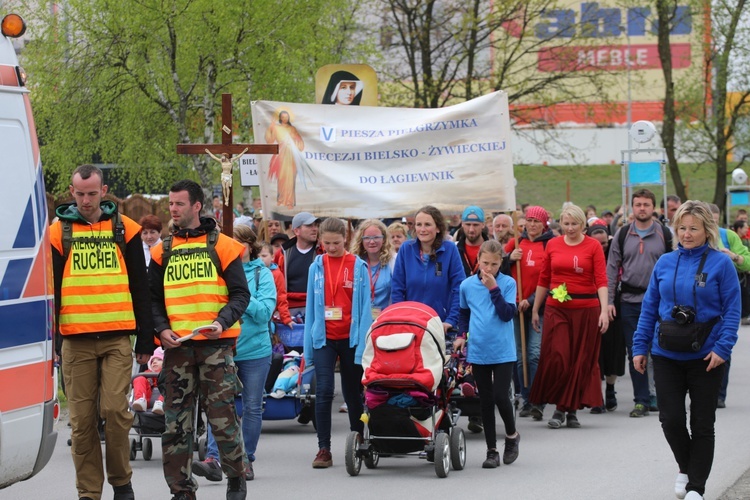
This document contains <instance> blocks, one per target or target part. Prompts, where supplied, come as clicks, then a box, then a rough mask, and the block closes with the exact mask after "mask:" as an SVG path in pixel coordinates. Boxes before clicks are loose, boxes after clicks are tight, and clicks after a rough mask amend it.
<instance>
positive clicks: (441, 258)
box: [391, 240, 466, 327]
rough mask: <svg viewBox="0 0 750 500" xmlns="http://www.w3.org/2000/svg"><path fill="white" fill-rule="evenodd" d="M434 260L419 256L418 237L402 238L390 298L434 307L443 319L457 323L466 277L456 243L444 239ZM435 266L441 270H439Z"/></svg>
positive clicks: (396, 301) (394, 301)
mask: <svg viewBox="0 0 750 500" xmlns="http://www.w3.org/2000/svg"><path fill="white" fill-rule="evenodd" d="M435 257H436V258H435V260H428V261H427V262H425V261H423V260H422V257H421V255H420V252H419V240H409V241H405V242H404V243H403V244H402V245H401V248H400V249H399V251H398V255H397V257H396V265H395V267H394V269H393V277H392V278H391V283H392V285H391V302H392V303H394V304H396V303H398V302H403V301H405V300H413V301H415V302H421V303H422V304H425V305H428V306H430V307H431V308H433V309H434V310H435V312H436V313H437V314H438V316H440V320H441V321H443V322H444V323H450V324H451V325H453V326H454V327H455V326H458V290H459V287H460V286H461V282H462V281H463V280H464V279H466V274H465V273H464V265H463V263H462V262H461V256H460V255H459V254H458V249H457V248H456V245H455V244H454V243H452V242H450V241H444V242H443V244H442V245H441V246H440V248H438V250H437V252H436V253H435ZM438 266H439V268H440V271H439V272H438Z"/></svg>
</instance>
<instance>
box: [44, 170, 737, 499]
mask: <svg viewBox="0 0 750 500" xmlns="http://www.w3.org/2000/svg"><path fill="white" fill-rule="evenodd" d="M70 193H71V195H72V196H73V198H74V201H73V202H72V203H68V204H64V205H62V206H60V207H58V208H57V210H56V215H57V217H58V219H57V221H56V222H54V223H53V224H52V227H51V231H50V240H51V244H52V255H53V269H54V275H55V298H56V310H55V314H56V318H57V320H58V321H57V324H58V330H59V331H58V332H57V334H58V335H57V337H58V338H57V340H58V341H57V342H56V346H57V350H58V355H59V357H60V362H61V365H62V373H63V382H64V387H65V391H66V396H67V398H68V402H69V409H70V423H71V441H72V443H71V446H72V448H71V453H72V456H73V463H74V466H75V470H76V487H77V490H78V497H79V498H81V499H92V500H99V499H100V498H101V496H102V488H103V483H104V477H105V476H104V468H105V464H106V474H107V476H106V477H107V480H108V482H109V483H110V484H111V485H112V487H113V489H114V498H115V499H116V500H127V499H133V498H135V497H134V493H133V488H132V482H131V479H132V469H131V466H130V464H129V460H128V454H129V443H128V433H129V431H130V428H131V426H132V424H133V412H134V411H144V410H146V409H148V408H149V405H150V404H152V405H153V407H152V408H151V411H153V413H155V414H157V415H162V414H163V417H164V423H165V428H164V432H163V434H162V456H163V469H164V476H165V479H166V482H167V484H168V486H169V489H170V492H171V494H172V495H174V496H173V499H174V500H180V499H183V500H184V499H194V498H196V490H197V489H198V483H197V480H196V476H200V477H205V478H206V479H208V480H211V481H220V480H221V479H222V478H223V475H226V476H227V499H244V498H246V494H247V484H246V482H247V481H249V480H252V479H254V477H255V470H254V467H253V464H254V462H255V460H256V449H257V445H258V441H259V439H260V436H261V428H262V405H263V398H264V396H265V395H266V394H267V392H266V391H267V387H269V385H268V383H267V380H268V379H269V377H270V376H274V374H273V370H272V365H273V364H274V359H276V357H279V358H280V357H281V356H283V355H284V354H287V355H292V353H290V352H289V351H290V350H291V346H284V345H283V344H282V343H281V342H280V341H279V337H278V335H276V334H275V331H276V329H277V328H280V327H284V328H290V329H293V328H294V327H295V326H296V325H300V324H304V337H303V338H304V341H303V345H300V346H293V347H296V348H302V356H303V357H304V362H305V363H306V364H307V365H308V366H313V367H314V371H315V376H316V392H315V400H316V404H315V406H314V415H309V414H300V416H299V417H300V420H301V421H302V420H303V419H306V420H307V421H309V420H310V419H312V418H314V419H315V423H316V432H317V441H318V444H317V452H316V454H315V457H314V459H313V461H312V467H314V468H319V469H324V468H328V467H330V466H331V465H332V464H333V454H332V453H331V449H332V448H331V425H332V419H331V413H332V410H333V409H332V401H333V397H334V387H335V382H334V377H335V373H336V372H337V371H338V373H339V377H340V387H341V391H342V395H343V398H344V401H345V405H344V406H342V408H341V409H340V410H339V411H345V412H347V413H348V420H349V427H350V430H351V431H358V432H362V431H363V425H364V424H363V421H362V420H361V419H360V417H361V416H362V413H363V411H364V400H363V387H362V382H361V381H362V375H363V369H362V366H361V363H362V353H363V350H364V348H365V336H366V334H367V332H368V330H369V328H370V326H371V324H372V323H373V321H374V320H375V319H377V317H378V316H379V315H380V314H381V312H382V311H383V309H385V308H387V307H388V306H389V305H391V304H395V303H399V302H403V301H416V302H420V303H422V304H425V305H428V306H430V307H431V308H432V309H433V310H434V311H435V313H436V314H437V315H438V316H439V317H440V321H441V322H442V324H443V330H444V333H445V335H446V339H447V340H450V341H451V342H452V348H453V350H454V351H455V352H456V353H458V354H460V355H461V356H463V357H464V358H465V360H466V362H467V363H468V364H470V374H471V376H470V377H469V376H466V375H468V373H469V372H468V371H464V373H463V375H464V379H463V382H462V383H461V384H460V386H458V387H457V388H456V391H458V392H460V393H461V394H463V395H465V396H472V395H474V394H476V395H478V398H479V407H480V412H479V414H477V415H473V416H472V417H471V419H470V422H469V429H470V430H473V431H475V432H484V436H485V441H486V445H487V450H486V459H485V460H484V462H483V463H482V467H483V468H488V469H491V468H496V467H498V466H499V465H500V461H501V460H502V462H503V463H504V464H506V465H508V464H512V463H513V462H515V461H516V460H517V459H518V457H519V450H520V441H521V436H520V434H519V432H518V430H517V428H516V422H515V412H514V408H513V405H514V403H516V404H518V406H519V408H520V412H519V413H518V416H519V417H522V418H530V419H533V420H536V421H543V420H544V419H545V414H546V415H547V421H546V426H547V427H549V428H550V429H561V428H570V429H577V428H580V427H582V426H583V427H585V423H586V422H585V418H584V419H582V418H581V415H580V414H579V412H580V411H581V410H584V409H589V411H590V413H592V414H601V413H607V412H612V411H615V410H616V409H617V408H618V400H617V391H616V380H617V377H621V376H623V375H624V374H625V365H626V362H627V365H628V369H629V373H630V379H631V382H632V386H633V394H634V398H633V399H634V401H633V407H632V410H631V411H630V413H629V415H630V417H633V418H643V417H646V416H648V415H649V414H650V413H652V412H658V413H659V420H660V422H661V425H662V429H663V432H664V436H665V438H666V441H667V443H668V445H669V447H670V448H671V450H672V452H673V454H674V457H675V461H676V462H677V475H676V478H675V481H674V492H675V495H676V497H677V498H688V499H697V498H703V496H702V495H703V493H704V491H705V488H706V482H707V479H708V476H709V472H710V470H711V466H712V462H713V453H714V421H715V414H716V409H717V408H724V407H725V405H726V400H727V384H728V377H729V368H730V363H731V353H732V348H733V346H734V344H735V342H736V340H737V331H738V329H739V325H740V322H741V321H742V322H743V323H744V322H745V320H744V319H743V318H748V316H750V301H749V300H748V299H747V296H748V294H747V279H746V273H748V272H750V250H749V249H748V248H749V247H748V244H749V240H748V229H747V214H746V213H740V214H739V215H738V218H737V221H736V222H735V223H734V225H733V229H725V228H721V227H719V225H718V220H719V215H720V214H719V209H718V207H716V206H715V205H709V204H706V203H703V202H700V201H691V200H688V201H686V202H684V203H682V202H681V200H679V199H678V198H677V197H675V196H669V197H667V199H666V200H664V201H665V202H666V203H663V204H662V208H661V212H658V211H657V209H656V198H655V196H654V194H653V193H652V192H650V191H649V190H647V189H641V190H639V191H636V192H634V193H632V196H631V199H630V206H629V207H618V208H616V209H615V210H614V211H609V210H605V211H603V212H602V213H601V214H598V213H597V211H596V208H595V207H592V206H589V207H586V208H585V209H582V208H580V207H578V206H576V205H573V204H571V203H566V204H565V205H564V206H563V207H562V209H561V211H560V212H559V218H558V219H557V220H556V219H555V214H554V213H552V212H550V211H549V210H547V209H545V208H544V207H542V206H540V205H528V206H526V205H525V206H522V207H519V210H518V211H517V212H515V213H513V214H494V217H493V215H491V214H487V216H486V215H485V212H484V210H483V209H482V208H481V207H477V206H469V207H466V208H465V209H464V210H463V212H462V213H461V214H460V215H454V216H452V217H446V214H443V213H441V212H440V210H438V209H437V208H435V207H433V206H424V207H421V208H419V209H418V210H416V212H415V213H414V214H413V215H409V216H407V217H404V218H403V219H399V220H390V221H381V220H377V219H367V220H364V221H359V222H358V223H357V222H356V221H344V220H340V219H336V218H326V219H323V220H321V219H320V218H318V217H316V216H315V215H313V214H311V213H308V212H300V213H297V214H296V215H295V216H294V217H293V218H292V220H291V221H290V222H287V221H281V220H274V219H271V218H269V217H266V218H263V216H262V215H261V212H260V210H259V209H256V210H255V213H253V214H252V215H247V212H246V211H245V209H244V206H238V207H237V210H236V216H237V217H236V219H235V225H234V230H233V237H231V238H230V237H228V236H225V235H223V234H220V232H219V228H218V227H217V220H221V211H222V209H223V208H224V207H222V205H221V202H219V203H218V204H217V203H216V201H217V200H216V199H214V200H213V202H214V203H213V204H212V206H211V207H207V206H205V201H204V194H203V190H202V189H201V187H200V186H199V185H198V184H196V183H194V182H192V181H179V182H176V183H175V184H174V185H173V186H172V187H171V189H170V192H169V212H170V219H171V220H170V228H169V229H168V231H166V232H162V227H161V223H160V222H159V220H158V218H157V217H154V216H146V217H144V218H143V219H142V220H141V222H140V224H138V223H136V222H135V221H133V220H131V219H129V218H128V217H126V216H124V215H120V214H119V213H118V212H117V206H116V205H115V204H114V203H112V202H110V201H106V200H104V199H103V198H104V196H105V195H106V193H107V186H106V184H104V177H103V174H102V172H101V170H99V169H98V168H96V167H94V166H91V165H83V166H81V167H78V168H77V169H76V170H75V171H74V173H73V175H72V179H71V186H70ZM287 226H288V227H287ZM131 338H133V339H135V340H134V341H133V340H131ZM133 357H135V361H136V364H137V365H142V369H141V370H140V371H142V372H143V373H142V374H141V376H138V377H136V378H135V380H134V382H133V387H134V388H135V393H134V396H133V399H132V400H131V402H130V404H129V402H128V398H129V394H130V392H131V374H132V373H133ZM269 373H271V375H269ZM149 374H151V376H150V377H149ZM275 375H278V372H277V373H276V374H275ZM156 378H158V383H155V382H153V380H155V379H156ZM136 380H137V382H136ZM157 386H158V392H159V394H160V395H159V397H158V399H156V400H155V402H154V403H150V401H149V400H150V399H151V396H152V390H155V389H156V387H157ZM511 391H512V392H511ZM282 394H283V389H282ZM510 394H515V395H516V397H515V398H511V397H509V395H510ZM686 395H688V396H689V397H690V420H689V421H687V420H686V407H685V398H686ZM237 396H241V402H242V404H241V407H240V406H239V405H237V404H236V397H237ZM198 403H200V404H198ZM547 406H551V407H552V408H550V409H549V410H548V409H547ZM197 408H201V409H202V410H203V411H204V412H205V414H206V419H207V423H208V427H207V442H208V453H207V456H206V459H205V460H203V461H197V460H194V459H193V448H194V443H195V442H196V439H197V436H195V435H194V432H195V431H196V426H195V422H196V420H197V418H199V417H198V416H197V415H196V414H195V413H196V409H197ZM495 408H497V410H498V412H499V415H500V419H501V420H502V422H503V427H504V435H503V438H504V439H503V444H504V446H503V449H502V452H501V450H499V449H498V446H497V430H496V417H495ZM582 420H583V422H582ZM100 421H103V422H104V432H103V436H104V441H105V444H106V447H105V450H106V461H103V457H102V452H101V450H102V448H101V446H100V435H99V432H98V431H97V429H98V427H99V424H100ZM311 455H312V453H311Z"/></svg>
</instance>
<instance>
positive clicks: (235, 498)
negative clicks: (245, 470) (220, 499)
mask: <svg viewBox="0 0 750 500" xmlns="http://www.w3.org/2000/svg"><path fill="white" fill-rule="evenodd" d="M246 498H247V482H246V481H245V476H244V474H243V475H242V476H238V477H228V478H227V500H245V499H246Z"/></svg>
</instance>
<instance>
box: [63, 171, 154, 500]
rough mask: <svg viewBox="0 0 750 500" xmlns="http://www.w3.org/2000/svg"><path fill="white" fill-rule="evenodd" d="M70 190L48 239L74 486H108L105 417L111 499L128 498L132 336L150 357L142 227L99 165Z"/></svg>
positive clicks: (96, 493)
mask: <svg viewBox="0 0 750 500" xmlns="http://www.w3.org/2000/svg"><path fill="white" fill-rule="evenodd" d="M70 194H71V195H73V197H74V198H75V202H73V203H65V204H62V205H60V206H59V207H57V209H56V214H57V217H58V219H59V220H58V221H57V222H55V223H54V224H52V226H51V227H50V243H51V244H52V267H53V272H54V277H55V316H56V318H57V326H58V332H57V334H58V335H61V337H60V336H58V335H56V338H57V340H62V339H64V341H62V346H61V349H60V350H59V351H58V354H61V356H62V360H63V365H62V366H63V380H64V382H65V389H66V396H67V398H68V408H69V411H70V427H71V446H72V447H71V452H72V455H73V464H74V465H75V469H76V488H77V489H78V496H79V498H81V499H86V498H88V499H93V500H99V498H100V497H101V495H102V486H103V484H104V468H103V466H102V448H101V444H100V442H99V432H98V430H97V429H98V422H99V417H100V416H101V418H102V419H103V420H104V421H105V422H106V424H105V427H104V436H105V442H106V446H107V478H108V480H109V482H110V484H112V487H113V489H114V498H115V500H130V499H133V498H135V496H134V494H133V487H132V485H131V482H130V480H131V476H132V469H131V468H130V461H129V455H130V446H129V440H128V433H129V431H130V428H131V426H132V424H133V414H132V413H130V412H129V411H128V391H129V389H130V375H131V372H132V368H133V357H132V354H131V353H132V350H133V349H132V348H131V344H130V335H136V336H137V339H136V342H135V357H136V360H137V361H138V363H146V362H147V361H148V359H149V357H150V356H151V354H152V353H153V351H154V325H153V318H152V316H151V304H150V300H149V296H148V278H147V276H146V261H145V259H144V256H143V243H141V236H140V234H141V226H139V225H138V224H137V223H136V222H134V221H133V220H131V219H129V218H128V217H125V216H124V215H120V214H118V213H117V205H116V204H115V203H113V202H112V201H104V200H102V198H103V197H104V195H105V194H107V186H106V185H105V184H104V181H103V175H102V171H101V170H99V169H98V168H97V167H95V166H93V165H81V166H80V167H78V168H76V170H75V171H74V172H73V176H72V181H71V186H70ZM57 345H58V346H59V345H60V342H57ZM58 349H59V347H58Z"/></svg>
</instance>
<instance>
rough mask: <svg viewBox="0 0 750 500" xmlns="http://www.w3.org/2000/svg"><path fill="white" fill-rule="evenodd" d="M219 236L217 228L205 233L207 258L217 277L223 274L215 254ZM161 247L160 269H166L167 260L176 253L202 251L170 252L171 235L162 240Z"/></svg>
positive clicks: (197, 249) (183, 251) (198, 250)
mask: <svg viewBox="0 0 750 500" xmlns="http://www.w3.org/2000/svg"><path fill="white" fill-rule="evenodd" d="M219 234H220V233H219V230H218V229H217V228H213V229H212V230H211V231H209V232H208V233H206V249H207V251H208V256H209V257H210V258H211V262H212V263H213V265H214V267H215V268H216V272H218V273H219V276H222V275H223V274H224V270H223V269H222V267H221V259H220V258H219V254H218V253H217V252H216V242H217V241H218V240H219ZM161 245H162V263H161V267H162V269H166V267H167V264H169V258H170V257H171V256H172V255H174V254H176V253H179V254H183V255H187V254H191V253H197V252H202V251H203V248H189V249H186V250H172V235H171V234H170V235H169V236H166V237H165V238H164V239H163V240H162V242H161Z"/></svg>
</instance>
